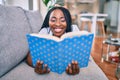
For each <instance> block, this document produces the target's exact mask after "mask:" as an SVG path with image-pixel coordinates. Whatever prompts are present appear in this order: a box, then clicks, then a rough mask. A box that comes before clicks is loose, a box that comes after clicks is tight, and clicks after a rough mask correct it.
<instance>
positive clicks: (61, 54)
mask: <svg viewBox="0 0 120 80" xmlns="http://www.w3.org/2000/svg"><path fill="white" fill-rule="evenodd" d="M93 37H94V35H93V34H92V33H88V32H86V31H79V32H69V33H66V34H64V35H63V36H62V37H61V38H58V37H55V36H51V35H44V34H36V33H32V34H27V39H28V45H29V48H30V54H31V58H32V63H33V66H35V65H36V62H37V60H41V61H43V62H44V63H45V64H48V67H49V68H50V70H51V71H52V72H57V73H59V74H62V73H63V72H64V71H65V70H66V67H67V66H68V64H69V63H71V62H72V60H75V61H78V63H79V66H80V68H83V67H87V66H88V62H89V57H90V52H91V47H92V42H93Z"/></svg>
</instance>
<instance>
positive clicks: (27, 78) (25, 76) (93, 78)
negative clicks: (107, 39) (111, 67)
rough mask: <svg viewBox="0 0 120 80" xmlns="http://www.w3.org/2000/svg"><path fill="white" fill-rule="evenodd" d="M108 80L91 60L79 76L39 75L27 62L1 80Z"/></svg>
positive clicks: (51, 73) (52, 73)
mask: <svg viewBox="0 0 120 80" xmlns="http://www.w3.org/2000/svg"><path fill="white" fill-rule="evenodd" d="M38 79H39V80H108V78H107V77H106V76H105V74H104V73H103V71H102V70H101V69H100V68H99V67H98V66H97V64H96V63H95V62H94V61H93V59H92V58H91V60H90V62H89V65H88V67H85V68H81V69H80V73H79V74H78V75H73V76H72V75H71V76H70V75H68V74H66V73H65V72H64V73H63V74H57V73H54V72H50V73H49V74H44V75H38V74H37V73H35V72H34V68H32V67H30V66H28V65H27V64H26V63H25V62H23V63H21V64H20V65H18V66H17V67H16V68H14V69H13V70H12V71H10V72H9V73H7V74H6V75H5V76H3V77H1V80H38Z"/></svg>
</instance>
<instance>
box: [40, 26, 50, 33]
mask: <svg viewBox="0 0 120 80" xmlns="http://www.w3.org/2000/svg"><path fill="white" fill-rule="evenodd" d="M39 34H51V31H50V28H49V27H48V28H42V29H41V30H40V32H39Z"/></svg>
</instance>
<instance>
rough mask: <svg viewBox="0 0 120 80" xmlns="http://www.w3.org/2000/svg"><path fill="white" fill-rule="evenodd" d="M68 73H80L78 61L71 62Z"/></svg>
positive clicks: (67, 69)
mask: <svg viewBox="0 0 120 80" xmlns="http://www.w3.org/2000/svg"><path fill="white" fill-rule="evenodd" d="M66 73H67V74H70V75H75V74H78V73H79V65H78V62H77V61H72V63H71V64H69V65H68V67H67V68H66Z"/></svg>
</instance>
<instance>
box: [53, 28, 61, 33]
mask: <svg viewBox="0 0 120 80" xmlns="http://www.w3.org/2000/svg"><path fill="white" fill-rule="evenodd" d="M54 31H55V32H57V33H59V32H61V31H62V29H61V28H55V29H54Z"/></svg>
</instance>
